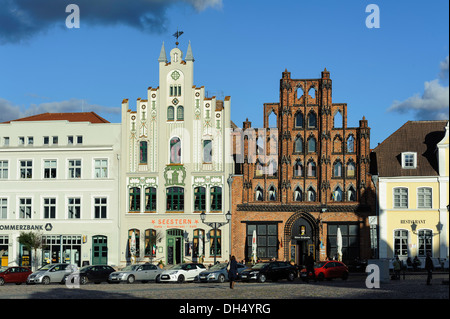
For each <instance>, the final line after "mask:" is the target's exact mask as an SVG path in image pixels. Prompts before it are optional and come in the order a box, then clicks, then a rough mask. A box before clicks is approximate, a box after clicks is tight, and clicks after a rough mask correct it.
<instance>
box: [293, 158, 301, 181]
mask: <svg viewBox="0 0 450 319" xmlns="http://www.w3.org/2000/svg"><path fill="white" fill-rule="evenodd" d="M302 176H303V165H302V162H301V161H299V160H297V161H295V164H294V177H302Z"/></svg>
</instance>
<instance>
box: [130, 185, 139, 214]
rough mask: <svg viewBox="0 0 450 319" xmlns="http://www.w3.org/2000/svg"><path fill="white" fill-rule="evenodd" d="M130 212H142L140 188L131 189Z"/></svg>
mask: <svg viewBox="0 0 450 319" xmlns="http://www.w3.org/2000/svg"><path fill="white" fill-rule="evenodd" d="M129 211H130V212H140V211H141V189H140V188H139V187H131V188H130V209H129Z"/></svg>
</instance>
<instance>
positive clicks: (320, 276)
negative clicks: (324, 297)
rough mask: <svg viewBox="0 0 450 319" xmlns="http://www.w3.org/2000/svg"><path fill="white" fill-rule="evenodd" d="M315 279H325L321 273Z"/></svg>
mask: <svg viewBox="0 0 450 319" xmlns="http://www.w3.org/2000/svg"><path fill="white" fill-rule="evenodd" d="M317 279H318V280H319V281H323V280H324V279H325V275H324V274H323V272H321V273H320V274H319V275H318V276H317Z"/></svg>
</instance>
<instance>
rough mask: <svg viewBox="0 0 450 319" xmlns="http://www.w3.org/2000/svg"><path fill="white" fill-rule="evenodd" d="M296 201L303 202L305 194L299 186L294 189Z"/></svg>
mask: <svg viewBox="0 0 450 319" xmlns="http://www.w3.org/2000/svg"><path fill="white" fill-rule="evenodd" d="M294 201H295V202H301V201H303V192H302V190H301V188H300V187H299V186H297V187H296V188H295V189H294Z"/></svg>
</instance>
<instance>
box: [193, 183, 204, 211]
mask: <svg viewBox="0 0 450 319" xmlns="http://www.w3.org/2000/svg"><path fill="white" fill-rule="evenodd" d="M205 209H206V188H205V187H195V188H194V210H196V211H200V210H205Z"/></svg>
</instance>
